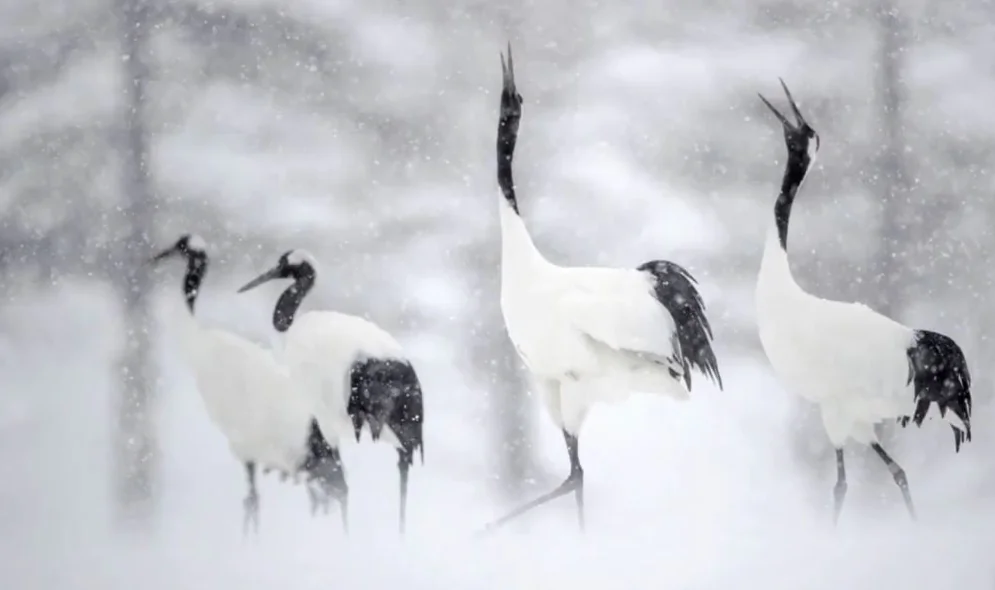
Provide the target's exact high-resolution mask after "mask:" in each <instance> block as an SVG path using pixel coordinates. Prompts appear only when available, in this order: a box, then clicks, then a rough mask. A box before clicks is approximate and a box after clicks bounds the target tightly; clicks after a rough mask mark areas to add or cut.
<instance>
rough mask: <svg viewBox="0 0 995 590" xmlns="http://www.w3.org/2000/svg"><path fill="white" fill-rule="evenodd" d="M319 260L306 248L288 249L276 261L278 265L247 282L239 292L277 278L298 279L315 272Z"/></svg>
mask: <svg viewBox="0 0 995 590" xmlns="http://www.w3.org/2000/svg"><path fill="white" fill-rule="evenodd" d="M316 266H317V262H316V261H315V259H314V257H313V256H311V254H310V253H308V252H307V251H306V250H288V251H287V252H284V253H283V255H281V256H280V258H279V260H277V261H276V266H274V267H273V268H271V269H269V270H267V271H266V272H264V273H263V274H261V275H259V276H258V277H256V278H254V279H252V280H251V281H249V282H248V283H246V284H245V285H244V286H243V287H242V288H241V289H239V290H238V292H239V293H244V292H246V291H248V290H250V289H255V288H256V287H258V286H259V285H262V284H263V283H267V282H269V281H272V280H275V279H297V278H300V277H301V276H304V275H311V276H313V275H314V274H315V269H316Z"/></svg>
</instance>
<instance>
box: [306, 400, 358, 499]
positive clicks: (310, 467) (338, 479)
mask: <svg viewBox="0 0 995 590" xmlns="http://www.w3.org/2000/svg"><path fill="white" fill-rule="evenodd" d="M300 470H301V471H304V472H305V473H306V474H307V477H308V479H312V480H315V481H317V482H318V484H319V485H320V486H321V488H322V490H323V491H324V492H325V493H326V494H328V495H329V496H332V497H336V498H341V497H342V496H345V495H347V494H348V492H349V486H348V485H347V484H346V480H345V468H344V467H343V465H342V456H341V454H339V450H338V449H337V448H335V447H333V446H331V445H330V444H328V441H327V440H326V439H325V435H324V434H322V432H321V427H320V426H319V425H318V421H317V420H316V419H314V418H312V419H311V427H310V429H309V432H308V437H307V456H306V457H305V458H304V462H303V463H302V464H301V467H300Z"/></svg>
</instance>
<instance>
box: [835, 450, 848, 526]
mask: <svg viewBox="0 0 995 590" xmlns="http://www.w3.org/2000/svg"><path fill="white" fill-rule="evenodd" d="M844 498H846V467H845V466H844V464H843V449H836V487H834V488H833V525H835V524H836V523H837V522H839V519H840V512H842V511H843V500H844Z"/></svg>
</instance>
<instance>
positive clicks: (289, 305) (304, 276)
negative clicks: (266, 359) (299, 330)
mask: <svg viewBox="0 0 995 590" xmlns="http://www.w3.org/2000/svg"><path fill="white" fill-rule="evenodd" d="M314 279H315V272H314V269H313V268H312V267H311V265H310V264H305V265H303V266H301V268H299V269H298V270H296V271H295V274H294V283H293V284H292V285H290V286H289V287H287V289H286V290H285V291H284V292H283V294H282V295H280V298H279V299H277V301H276V308H275V309H274V310H273V327H274V328H276V331H277V332H286V331H287V330H288V329H290V326H291V325H293V323H294V315H295V314H296V313H297V308H299V307H300V306H301V302H302V301H304V296H305V295H307V294H308V292H309V291H311V287H313V286H314Z"/></svg>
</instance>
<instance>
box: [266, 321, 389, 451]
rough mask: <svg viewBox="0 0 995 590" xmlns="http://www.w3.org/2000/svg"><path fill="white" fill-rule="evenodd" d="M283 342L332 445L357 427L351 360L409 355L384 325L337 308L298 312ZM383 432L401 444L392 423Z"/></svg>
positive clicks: (293, 372)
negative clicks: (353, 418) (351, 400)
mask: <svg viewBox="0 0 995 590" xmlns="http://www.w3.org/2000/svg"><path fill="white" fill-rule="evenodd" d="M282 342H283V351H282V354H280V357H281V358H282V360H283V362H284V363H286V368H287V370H288V372H289V374H290V375H291V376H292V378H293V381H294V384H295V387H297V388H298V390H299V391H300V393H301V395H302V396H303V397H304V398H305V399H306V400H307V402H308V404H309V405H310V407H311V409H312V412H313V413H314V416H315V418H316V419H317V420H318V426H320V427H321V431H322V432H323V433H324V434H325V438H326V439H327V440H328V442H329V444H331V445H332V446H333V447H335V446H338V442H339V440H341V438H342V437H343V436H345V437H346V438H348V436H349V435H350V434H351V433H352V432H353V426H352V422H351V420H350V418H349V414H348V412H347V408H348V404H349V396H350V393H351V373H352V368H353V365H355V363H356V362H361V361H363V360H366V359H371V358H378V359H398V360H402V359H404V358H405V356H404V350H403V348H402V347H401V345H400V344H399V343H398V342H397V340H395V339H394V337H393V336H391V335H390V334H389V333H387V332H386V331H385V330H383V329H382V328H380V327H379V326H377V325H376V324H374V323H373V322H370V321H368V320H365V319H363V318H360V317H357V316H353V315H348V314H344V313H339V312H336V311H309V312H307V313H304V314H302V315H300V316H299V317H297V318H296V319H295V320H294V323H293V324H292V325H291V326H290V328H289V329H288V330H287V331H286V332H285V333H284V334H283V338H282ZM381 436H382V440H384V441H385V442H388V443H390V444H393V445H394V446H395V447H399V446H400V443H399V442H398V440H397V437H395V436H394V434H393V433H392V432H391V431H390V429H389V428H385V429H384V430H383V432H382V434H381Z"/></svg>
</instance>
